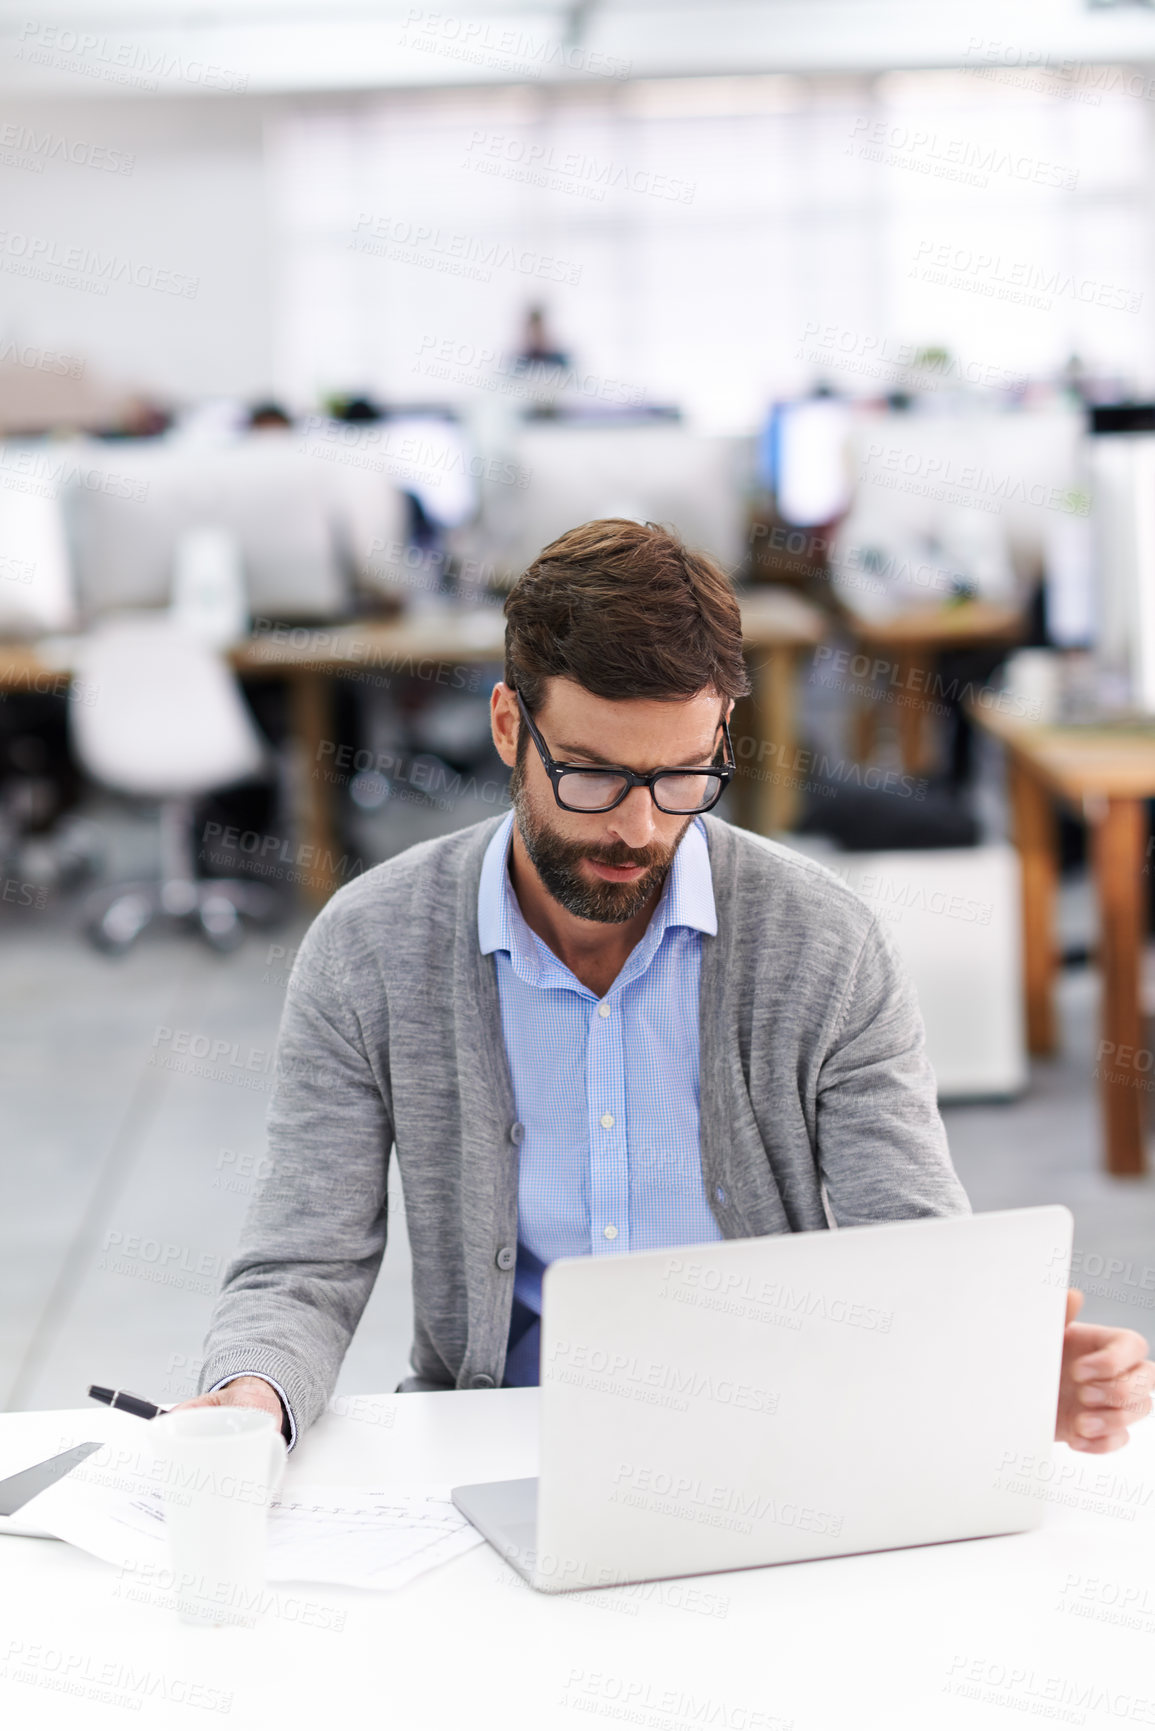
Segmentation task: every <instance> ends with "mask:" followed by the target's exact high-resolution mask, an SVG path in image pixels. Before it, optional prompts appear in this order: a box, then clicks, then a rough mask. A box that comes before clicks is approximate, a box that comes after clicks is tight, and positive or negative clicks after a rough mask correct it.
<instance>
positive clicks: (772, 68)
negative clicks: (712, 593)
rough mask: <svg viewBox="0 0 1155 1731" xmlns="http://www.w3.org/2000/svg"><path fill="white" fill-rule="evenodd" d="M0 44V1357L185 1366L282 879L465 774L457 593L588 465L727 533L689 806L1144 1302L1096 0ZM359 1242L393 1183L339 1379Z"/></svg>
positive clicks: (257, 1064)
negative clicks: (884, 948) (731, 646)
mask: <svg viewBox="0 0 1155 1731" xmlns="http://www.w3.org/2000/svg"><path fill="white" fill-rule="evenodd" d="M0 89H2V90H3V94H4V99H5V100H4V120H3V128H2V132H0V184H2V187H3V211H4V217H3V227H2V228H0V854H2V856H3V858H2V860H0V877H2V888H0V981H2V988H0V989H2V1002H0V1014H2V1016H3V1025H4V1032H5V1038H4V1040H3V1043H2V1045H0V1066H2V1069H3V1075H4V1093H5V1097H6V1103H5V1120H6V1136H5V1142H4V1151H3V1156H2V1166H0V1194H2V1195H3V1205H2V1206H0V1246H2V1250H3V1254H2V1255H0V1403H3V1404H5V1405H7V1406H10V1407H37V1406H51V1405H75V1404H77V1403H78V1402H79V1401H80V1400H81V1399H82V1396H83V1390H84V1388H85V1387H86V1386H87V1384H88V1383H89V1382H90V1381H92V1380H97V1381H102V1382H105V1383H113V1384H120V1385H122V1386H127V1387H130V1388H134V1389H136V1390H138V1392H140V1393H142V1394H144V1395H147V1396H151V1397H153V1398H156V1399H158V1400H162V1401H163V1400H174V1399H178V1398H181V1397H182V1396H184V1395H185V1394H188V1393H191V1392H192V1391H193V1389H194V1387H195V1381H196V1372H197V1356H198V1351H199V1344H200V1339H201V1335H202V1332H203V1327H204V1323H205V1319H206V1317H207V1313H208V1309H209V1306H210V1303H211V1299H212V1295H213V1293H214V1292H215V1290H216V1287H217V1285H218V1284H219V1280H220V1276H221V1272H222V1270H223V1267H224V1265H225V1263H226V1261H227V1258H228V1255H229V1252H230V1249H231V1247H232V1245H233V1243H234V1241H235V1238H236V1235H237V1232H238V1228H239V1223H240V1220H241V1217H242V1214H243V1211H244V1208H245V1206H246V1203H247V1201H248V1198H249V1197H250V1196H251V1195H252V1194H253V1192H254V1190H255V1189H256V1188H257V1187H259V1185H260V1183H261V1181H262V1178H263V1173H264V1160H263V1117H264V1112H265V1109H266V1107H267V1104H268V1098H269V1087H270V1076H271V1062H272V1057H271V1054H272V1048H273V1044H274V1039H275V1032H276V1027H277V1021H278V1016H279V1011H280V1005H281V1002H282V999H283V995H284V988H285V984H286V981H287V978H288V973H289V970H290V968H291V966H292V959H293V954H294V950H295V947H296V945H297V943H298V942H299V940H300V937H301V934H302V932H303V931H304V929H305V927H306V926H307V923H308V921H309V918H310V917H311V914H312V913H313V912H314V911H315V910H316V908H317V907H318V906H319V905H321V904H322V903H323V901H324V900H325V899H326V897H327V896H328V895H329V894H331V893H332V892H333V891H334V889H336V888H338V887H339V886H340V884H341V883H342V882H345V881H348V879H349V878H351V877H353V876H356V875H357V874H358V873H359V872H361V871H363V870H365V869H368V868H369V867H371V866H372V865H374V864H376V863H378V862H379V861H382V860H384V859H387V858H389V857H391V856H392V855H393V854H396V853H397V852H399V851H401V850H402V849H403V848H406V847H408V846H410V845H411V844H412V843H414V842H416V841H418V840H422V839H424V838H426V837H429V836H433V835H436V834H439V833H443V832H445V831H447V830H451V829H455V828H458V827H461V826H463V825H465V824H470V823H473V822H476V821H478V820H480V819H482V818H485V817H489V816H492V815H494V814H495V813H496V812H499V811H501V810H502V809H504V808H505V794H504V788H505V777H504V772H503V771H502V769H501V766H500V764H499V762H498V760H497V758H496V756H495V755H494V753H493V751H492V748H491V746H490V744H489V740H488V728H487V698H488V694H489V690H490V688H491V686H492V683H493V681H494V679H495V678H497V677H499V676H500V642H501V616H500V605H501V598H502V594H503V592H504V590H505V589H506V588H507V587H508V585H509V583H510V582H511V581H512V580H513V579H514V578H515V577H516V575H517V574H518V572H519V571H520V570H521V569H523V568H524V566H525V565H526V563H527V562H528V561H529V560H530V559H531V558H532V557H533V556H534V554H535V553H536V552H537V551H538V549H540V548H541V547H542V546H543V545H544V544H545V543H546V542H548V541H549V540H550V539H552V538H553V537H554V536H556V535H557V534H559V533H560V532H562V531H563V530H564V529H566V528H568V527H570V526H572V525H573V524H575V523H578V522H582V521H585V520H587V519H589V518H593V517H601V516H622V517H630V518H637V519H639V520H643V521H644V520H654V521H659V522H663V523H667V524H669V525H671V526H672V527H674V528H675V529H677V530H678V532H679V533H681V534H682V535H683V536H684V538H685V539H686V540H687V541H688V542H690V543H691V544H693V545H695V546H699V547H702V548H705V549H706V550H707V551H709V552H711V553H712V554H713V555H714V556H715V557H717V558H718V559H719V560H720V561H721V562H722V563H723V564H724V565H725V566H726V568H727V569H728V570H729V571H731V572H732V573H733V575H734V578H735V580H736V582H737V583H738V584H739V586H740V589H741V593H742V600H743V608H744V614H745V618H746V625H747V637H748V641H749V649H750V661H751V671H752V674H753V677H754V692H753V695H752V698H751V699H750V700H749V701H748V702H747V703H746V704H745V705H744V706H743V709H742V710H741V711H740V713H739V714H738V716H736V718H735V725H734V737H735V741H736V747H737V752H738V760H739V768H740V773H739V775H738V777H737V778H736V781H735V784H734V787H733V789H732V791H731V792H730V793H729V794H728V795H727V804H726V805H725V807H724V808H722V809H723V812H724V815H726V816H728V817H729V818H731V820H732V821H735V822H738V823H741V824H744V825H746V826H747V827H749V828H751V829H754V830H757V831H758V832H760V833H762V834H766V835H772V836H775V837H777V838H778V839H780V840H782V841H784V842H785V844H786V845H788V846H792V847H797V848H799V849H802V850H803V851H805V852H807V853H809V854H811V855H812V856H814V857H816V858H819V859H821V860H822V861H824V862H825V863H826V864H828V865H830V866H831V867H832V868H833V869H834V870H836V871H839V872H841V873H842V874H843V875H844V876H846V877H847V878H848V880H849V881H850V882H851V883H853V884H854V885H855V887H856V888H858V890H859V891H860V892H861V893H862V894H863V895H865V896H866V897H867V899H868V900H870V901H871V902H872V903H873V904H874V905H875V906H876V908H877V911H878V913H879V917H880V918H881V919H882V920H884V921H885V922H886V924H887V927H888V930H889V931H890V932H891V934H892V936H893V939H894V941H895V943H896V945H897V946H898V947H899V949H900V950H901V951H902V952H903V954H904V955H905V957H906V959H907V962H908V964H909V966H910V967H911V969H912V970H913V972H914V975H915V979H916V983H917V987H918V990H919V994H920V998H921V1000H922V1003H923V1009H924V1014H925V1018H926V1022H927V1028H928V1041H929V1045H930V1050H931V1056H932V1059H933V1061H934V1063H935V1067H936V1071H937V1074H938V1076H939V1081H940V1088H941V1094H942V1100H943V1107H944V1114H945V1117H946V1121H947V1125H948V1129H949V1134H950V1139H951V1145H952V1149H953V1152H954V1157H955V1160H956V1164H957V1166H958V1169H959V1171H960V1174H961V1176H962V1178H963V1181H964V1183H965V1184H966V1185H967V1187H968V1190H969V1192H970V1195H971V1198H972V1201H973V1203H974V1205H975V1206H976V1207H977V1208H995V1207H1002V1206H1017V1205H1022V1204H1027V1203H1032V1202H1042V1201H1062V1202H1065V1203H1067V1204H1068V1205H1069V1206H1071V1208H1072V1209H1073V1210H1074V1213H1075V1218H1076V1233H1075V1243H1076V1261H1075V1275H1074V1278H1075V1280H1076V1282H1077V1283H1078V1284H1080V1285H1081V1286H1082V1287H1083V1289H1084V1290H1085V1292H1086V1293H1087V1310H1086V1314H1087V1315H1088V1316H1089V1317H1091V1318H1092V1319H1099V1320H1103V1321H1111V1322H1115V1323H1124V1324H1129V1325H1131V1326H1135V1327H1138V1328H1140V1329H1146V1328H1147V1325H1148V1323H1149V1321H1150V1317H1151V1311H1152V1308H1155V1192H1153V1189H1152V1179H1151V1177H1150V1175H1149V1170H1148V1165H1149V1153H1148V1149H1149V1140H1150V1139H1149V1136H1148V1127H1147V1105H1148V1095H1149V1093H1150V1092H1151V1090H1152V1088H1153V1087H1155V1069H1153V1057H1152V1043H1151V1037H1150V1033H1149V1024H1148V1021H1147V1019H1146V1012H1147V1008H1148V1005H1149V1004H1150V1005H1151V1006H1152V1007H1155V970H1152V971H1151V973H1150V980H1149V985H1150V988H1151V990H1150V991H1148V986H1147V983H1146V981H1145V967H1146V964H1147V962H1148V959H1149V958H1148V952H1147V948H1146V936H1147V926H1148V903H1149V899H1150V897H1149V892H1150V887H1151V874H1150V872H1149V856H1148V844H1147V836H1148V819H1149V801H1150V799H1151V798H1152V797H1153V796H1155V720H1153V718H1155V616H1153V615H1152V612H1151V607H1152V599H1151V598H1152V596H1155V319H1153V309H1155V16H1153V15H1152V13H1151V11H1150V10H1149V9H1147V8H1145V7H1143V6H1136V5H1122V4H1120V5H1110V4H1092V3H1090V0H1087V3H1086V4H1083V3H1082V0H1061V3H1055V0H1048V3H1047V4H1042V3H1032V0H1020V3H1016V4H1001V5H999V6H998V7H996V6H994V5H993V4H985V3H984V4H977V5H976V4H968V5H967V6H963V5H961V4H956V0H943V3H942V4H940V5H938V6H936V7H934V8H926V7H923V6H919V5H916V4H911V3H908V0H757V3H748V4H746V3H741V0H731V3H729V4H725V5H720V6H719V5H705V4H698V3H696V0H685V3H677V4H662V5H657V4H648V3H646V0H575V3H567V4H558V5H551V4H549V3H548V0H536V3H534V4H532V5H529V4H527V5H525V6H515V5H511V6H510V8H509V9H507V10H505V11H503V12H500V13H499V12H497V11H496V10H491V9H488V8H486V7H485V6H483V5H479V4H477V3H476V0H462V3H461V4H459V5H458V6H457V8H456V9H455V11H453V12H452V13H448V12H444V11H440V10H436V9H431V8H425V7H422V6H420V5H408V4H404V5H403V4H398V5H393V4H381V3H380V0H372V3H370V0H342V3H341V4H340V5H338V6H325V7H322V6H321V5H320V4H317V3H314V0H299V3H297V4H289V3H287V0H242V3H240V4H238V5H235V6H233V7H232V8H230V9H229V11H228V13H227V15H225V14H222V13H221V12H220V10H219V8H215V7H210V6H208V5H204V4H202V3H201V0H181V4H180V5H179V6H178V5H176V4H175V3H170V0H150V3H149V4H148V5H147V6H144V5H134V4H131V3H130V4H128V5H121V6H118V7H113V6H111V5H109V4H108V0H72V3H71V4H70V5H67V6H63V5H62V6H61V7H59V8H58V9H57V10H56V11H55V12H53V13H52V14H51V15H50V14H49V12H48V11H47V10H42V9H40V8H38V7H31V8H28V7H26V8H16V7H8V6H7V5H5V6H3V7H2V8H0ZM394 1183H395V1180H394ZM408 1280H409V1266H408V1260H407V1248H406V1244H405V1233H404V1220H403V1208H402V1205H401V1198H400V1195H399V1192H398V1194H397V1196H396V1208H395V1210H394V1213H393V1220H392V1229H391V1243H390V1247H389V1250H388V1252H387V1255H386V1260H385V1265H384V1269H383V1273H382V1276H381V1278H380V1280H379V1282H378V1287H377V1290H376V1292H375V1294H374V1297H373V1299H372V1301H371V1306H370V1311H369V1313H368V1315H367V1317H366V1321H365V1323H364V1325H363V1326H362V1329H361V1331H360V1333H359V1335H358V1337H357V1339H356V1341H355V1343H354V1346H353V1348H352V1350H351V1352H350V1355H349V1358H348V1360H347V1363H346V1367H345V1371H344V1373H343V1378H342V1382H341V1385H340V1390H341V1392H342V1393H343V1394H355V1393H357V1392H360V1391H369V1390H381V1389H387V1388H392V1387H393V1386H394V1385H395V1383H396V1381H397V1380H398V1379H399V1377H400V1376H401V1375H403V1374H404V1372H405V1364H406V1356H407V1351H408V1342H409V1321H410V1310H409V1295H408Z"/></svg>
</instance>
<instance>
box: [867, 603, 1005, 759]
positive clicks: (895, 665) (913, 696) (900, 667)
mask: <svg viewBox="0 0 1155 1731" xmlns="http://www.w3.org/2000/svg"><path fill="white" fill-rule="evenodd" d="M844 623H845V625H846V627H847V629H848V630H849V631H850V633H851V635H852V636H853V638H854V641H855V645H856V648H857V649H858V650H859V651H860V652H862V653H864V654H867V655H869V656H870V657H871V659H872V660H878V661H884V662H885V663H886V665H887V668H888V670H889V672H888V683H889V685H890V686H891V688H892V689H893V690H895V691H896V692H898V693H899V695H900V697H901V699H902V702H901V704H900V707H899V711H898V739H899V750H900V752H901V755H902V767H903V769H904V770H906V772H907V774H909V775H925V774H926V773H927V771H928V770H930V769H932V768H933V767H934V762H933V755H934V754H933V749H932V745H931V740H930V733H929V729H928V727H927V717H928V715H929V714H930V713H931V706H932V705H933V703H934V702H935V697H934V684H933V681H934V674H935V672H936V670H937V667H938V659H939V656H940V655H942V654H944V653H945V652H947V651H948V650H952V649H985V648H994V647H1002V646H1004V645H1005V647H1006V648H1007V649H1008V650H1009V649H1011V648H1013V647H1014V645H1015V644H1016V643H1018V642H1019V640H1020V639H1021V637H1022V634H1023V625H1024V621H1023V615H1022V612H1021V610H1020V609H1019V608H1017V607H1005V606H1002V605H999V604H997V603H995V602H992V601H963V602H960V603H959V604H958V605H957V606H951V607H940V608H911V609H909V610H908V611H905V612H902V613H894V614H891V615H890V616H889V617H884V618H878V619H872V618H867V617H866V616H865V615H863V614H856V613H847V615H846V616H845V619H844ZM877 720H878V706H877V705H876V704H875V703H873V701H872V700H871V699H870V698H866V699H864V701H863V703H862V704H861V705H860V706H859V708H858V711H857V715H856V725H855V755H856V757H857V759H858V761H859V762H860V763H865V762H866V760H867V759H868V758H869V756H870V754H871V750H872V748H873V743H874V731H875V723H876V722H877Z"/></svg>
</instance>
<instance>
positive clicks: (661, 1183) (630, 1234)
mask: <svg viewBox="0 0 1155 1731" xmlns="http://www.w3.org/2000/svg"><path fill="white" fill-rule="evenodd" d="M513 822H514V819H513V814H512V812H511V813H510V815H509V816H508V817H507V818H506V819H505V822H504V823H503V824H502V825H501V827H500V829H498V831H497V833H496V834H495V835H494V837H493V840H492V841H491V842H490V844H489V847H488V848H487V850H486V854H485V859H484V862H483V864H482V868H481V885H480V889H479V892H478V904H477V922H478V934H479V938H480V944H481V951H482V954H483V955H490V954H492V955H493V956H494V960H495V966H496V968H497V988H498V995H499V998H500V1002H501V1024H502V1032H503V1035H504V1038H505V1051H506V1056H507V1058H508V1060H509V1070H510V1077H511V1080H512V1083H513V1097H514V1102H515V1105H516V1108H517V1116H518V1121H519V1122H520V1124H521V1125H522V1127H523V1132H524V1134H523V1137H522V1141H521V1143H520V1146H519V1156H520V1163H519V1170H518V1246H517V1267H516V1270H515V1273H514V1286H513V1293H514V1305H513V1319H512V1322H511V1326H510V1336H509V1339H510V1350H509V1353H508V1355H507V1358H506V1368H505V1384H506V1386H507V1387H520V1386H524V1385H527V1384H533V1383H536V1382H537V1381H538V1380H539V1368H538V1360H539V1350H540V1327H539V1323H540V1316H541V1277H542V1272H543V1270H544V1269H545V1267H546V1265H547V1264H548V1263H550V1262H552V1261H553V1260H554V1258H555V1257H558V1256H622V1255H624V1254H625V1253H626V1252H627V1251H630V1250H658V1249H661V1248H663V1247H664V1246H666V1245H676V1244H702V1243H706V1242H710V1241H714V1240H717V1239H720V1238H721V1237H722V1233H721V1231H720V1229H719V1227H718V1224H717V1222H716V1221H715V1219H714V1216H713V1215H712V1214H711V1212H710V1205H709V1203H708V1201H707V1199H706V1191H705V1186H704V1184H703V1182H702V1168H701V1154H700V1148H699V1139H698V977H699V972H700V964H701V941H702V939H701V934H702V933H703V932H707V933H710V934H711V935H713V934H715V933H716V932H717V930H718V919H717V913H716V911H715V906H714V886H713V882H712V880H711V877H710V855H709V849H708V847H707V845H706V834H705V830H704V828H703V826H702V824H701V823H700V822H695V823H693V824H691V825H690V828H689V829H688V830H687V831H686V834H685V835H684V837H683V838H682V841H681V844H680V846H679V848H678V850H677V852H676V854H675V855H674V859H673V862H672V864H671V867H670V872H669V876H668V878H667V880H666V884H665V887H664V889H663V891H662V895H661V899H660V900H659V902H658V905H657V907H656V908H655V909H654V912H653V915H652V917H651V919H650V923H649V925H648V926H647V927H646V930H645V932H644V934H643V935H642V937H641V938H640V939H639V941H638V943H637V944H636V945H635V946H634V948H633V949H632V950H631V952H630V954H629V957H628V958H627V960H626V963H625V966H624V967H623V968H622V970H621V972H620V974H619V975H618V977H617V979H616V980H615V981H614V983H613V985H612V986H611V987H610V989H609V991H608V992H607V993H606V994H605V996H604V997H603V998H598V997H597V996H596V994H595V993H593V992H591V991H590V990H589V988H588V987H587V986H583V985H582V983H581V981H580V980H579V979H577V978H576V976H575V975H574V974H572V973H571V972H570V970H569V969H568V968H567V967H566V966H565V964H564V962H561V961H559V959H558V957H557V956H555V955H554V953H553V951H552V950H551V949H550V948H549V946H548V945H547V944H545V943H543V942H542V940H541V939H540V938H539V937H538V936H537V934H536V933H535V932H532V931H531V930H530V928H529V927H528V926H527V925H526V923H525V919H524V917H523V915H522V912H521V909H520V907H519V906H518V903H517V897H516V896H515V895H514V892H513V885H512V884H511V883H510V880H509V869H508V859H509V848H510V842H511V838H512V835H513Z"/></svg>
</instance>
